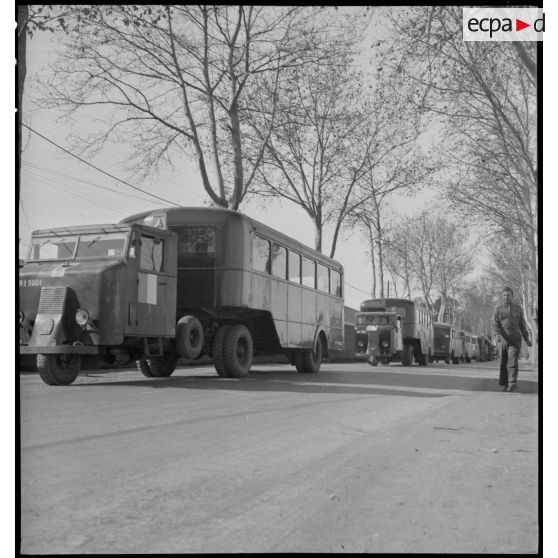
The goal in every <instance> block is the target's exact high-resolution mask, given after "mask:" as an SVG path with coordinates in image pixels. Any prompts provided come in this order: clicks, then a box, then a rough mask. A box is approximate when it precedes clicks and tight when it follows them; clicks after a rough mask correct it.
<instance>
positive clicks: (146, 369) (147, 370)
mask: <svg viewBox="0 0 558 558" xmlns="http://www.w3.org/2000/svg"><path fill="white" fill-rule="evenodd" d="M136 366H137V367H138V370H139V371H140V372H141V373H142V374H143V375H144V376H145V377H146V378H153V374H152V373H151V367H150V366H149V362H147V360H145V359H144V358H142V359H140V360H136Z"/></svg>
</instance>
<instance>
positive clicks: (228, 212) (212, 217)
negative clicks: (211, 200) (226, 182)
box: [121, 207, 343, 270]
mask: <svg viewBox="0 0 558 558" xmlns="http://www.w3.org/2000/svg"><path fill="white" fill-rule="evenodd" d="M192 214H196V216H204V217H206V218H207V219H208V224H210V223H212V222H216V221H220V222H223V221H225V220H226V219H239V220H241V221H243V222H245V223H246V224H247V225H248V226H250V227H251V228H252V229H254V230H255V231H256V232H260V233H262V234H264V235H265V236H267V237H269V238H271V239H273V240H277V242H279V243H281V244H284V245H286V246H287V247H289V248H293V249H297V250H299V251H300V252H302V253H307V254H309V255H312V257H314V258H315V259H316V260H318V261H320V260H321V261H322V262H323V263H325V264H327V265H330V266H335V267H337V268H338V269H341V270H342V269H343V266H342V264H341V263H340V262H339V261H337V260H334V259H332V258H329V257H328V256H326V255H325V254H322V253H321V252H318V251H317V250H315V249H314V248H310V247H309V246H306V245H305V244H303V243H302V242H299V241H298V240H296V239H294V238H292V237H290V236H288V235H286V234H284V233H282V232H280V231H278V230H276V229H273V228H271V227H269V226H267V225H264V224H263V223H261V222H260V221H256V219H252V218H251V217H248V216H247V215H244V214H243V213H240V212H239V211H234V210H232V209H226V208H223V207H167V208H161V209H154V210H152V211H144V212H142V213H136V214H135V215H131V216H130V217H126V218H125V219H123V220H122V221H121V223H132V222H141V221H147V222H149V223H153V224H152V226H156V227H158V228H167V227H168V226H169V225H170V226H173V225H175V226H180V225H188V224H191V221H190V220H189V217H191V216H192ZM198 223H199V220H196V224H198ZM146 224H147V223H146Z"/></svg>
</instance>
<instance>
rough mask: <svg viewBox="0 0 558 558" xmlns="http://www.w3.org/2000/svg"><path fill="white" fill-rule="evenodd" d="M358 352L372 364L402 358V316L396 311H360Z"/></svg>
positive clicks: (357, 338) (357, 326)
mask: <svg viewBox="0 0 558 558" xmlns="http://www.w3.org/2000/svg"><path fill="white" fill-rule="evenodd" d="M355 329H356V354H357V356H366V358H367V360H368V362H369V363H370V364H371V365H372V366H376V365H377V364H378V362H379V361H381V362H383V363H384V364H389V363H390V361H391V360H392V359H393V358H395V357H398V358H401V354H400V353H401V350H402V348H403V342H402V331H401V316H400V315H398V314H397V313H396V312H358V313H357V314H356V316H355Z"/></svg>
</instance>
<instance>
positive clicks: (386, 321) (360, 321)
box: [356, 314, 394, 325]
mask: <svg viewBox="0 0 558 558" xmlns="http://www.w3.org/2000/svg"><path fill="white" fill-rule="evenodd" d="M356 323H357V325H364V324H374V325H391V324H393V323H394V321H393V316H384V315H378V314H361V315H360V316H357V317H356Z"/></svg>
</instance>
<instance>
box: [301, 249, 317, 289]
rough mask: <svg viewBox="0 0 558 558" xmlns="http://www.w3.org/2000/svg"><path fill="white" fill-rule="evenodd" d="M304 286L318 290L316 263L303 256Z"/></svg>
mask: <svg viewBox="0 0 558 558" xmlns="http://www.w3.org/2000/svg"><path fill="white" fill-rule="evenodd" d="M302 284H303V285H305V286H306V287H312V288H313V289H315V288H316V262H315V261H314V260H311V259H310V258H306V257H305V256H302Z"/></svg>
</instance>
